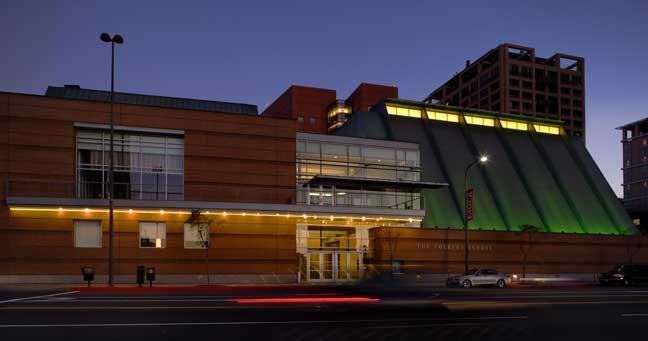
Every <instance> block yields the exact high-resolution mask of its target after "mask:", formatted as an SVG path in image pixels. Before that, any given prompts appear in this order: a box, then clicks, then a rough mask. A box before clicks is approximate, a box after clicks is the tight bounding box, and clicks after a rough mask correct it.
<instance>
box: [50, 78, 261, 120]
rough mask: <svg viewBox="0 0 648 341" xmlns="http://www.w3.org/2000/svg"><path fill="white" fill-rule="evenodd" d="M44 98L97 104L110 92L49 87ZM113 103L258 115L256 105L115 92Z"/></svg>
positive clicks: (107, 99)
mask: <svg viewBox="0 0 648 341" xmlns="http://www.w3.org/2000/svg"><path fill="white" fill-rule="evenodd" d="M45 96H48V97H56V98H65V99H79V100H88V101H98V102H109V101H110V91H103V90H93V89H83V88H81V87H79V86H69V85H66V86H61V87H59V86H49V87H47V91H46V92H45ZM115 103H120V104H136V105H146V106H154V107H162V108H172V109H187V110H200V111H211V112H220V113H230V114H244V115H258V113H259V111H258V109H257V106H256V105H253V104H243V103H230V102H219V101H209V100H201V99H189V98H178V97H166V96H153V95H142V94H133V93H124V92H115Z"/></svg>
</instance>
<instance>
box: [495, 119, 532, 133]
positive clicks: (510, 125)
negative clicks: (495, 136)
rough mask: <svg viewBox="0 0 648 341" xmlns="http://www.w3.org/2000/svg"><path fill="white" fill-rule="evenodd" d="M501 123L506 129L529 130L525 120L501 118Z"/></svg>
mask: <svg viewBox="0 0 648 341" xmlns="http://www.w3.org/2000/svg"><path fill="white" fill-rule="evenodd" d="M500 123H501V124H502V128H506V129H514V130H525V131H526V130H529V126H528V125H527V124H526V123H524V122H516V121H505V120H500Z"/></svg>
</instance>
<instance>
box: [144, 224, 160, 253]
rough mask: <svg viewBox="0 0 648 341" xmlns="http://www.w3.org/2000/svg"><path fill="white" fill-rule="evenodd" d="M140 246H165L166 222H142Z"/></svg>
mask: <svg viewBox="0 0 648 341" xmlns="http://www.w3.org/2000/svg"><path fill="white" fill-rule="evenodd" d="M140 247H143V248H149V247H152V248H158V249H159V248H165V247H166V223H162V222H144V221H143V222H140Z"/></svg>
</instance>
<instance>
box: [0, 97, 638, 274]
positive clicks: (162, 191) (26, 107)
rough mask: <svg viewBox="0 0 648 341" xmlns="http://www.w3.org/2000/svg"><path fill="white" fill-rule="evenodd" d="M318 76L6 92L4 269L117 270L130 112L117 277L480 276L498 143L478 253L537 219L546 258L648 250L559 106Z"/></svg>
mask: <svg viewBox="0 0 648 341" xmlns="http://www.w3.org/2000/svg"><path fill="white" fill-rule="evenodd" d="M304 88H305V87H298V86H293V87H291V88H290V89H289V90H288V91H287V92H286V93H284V94H283V95H282V96H281V97H280V98H279V99H278V100H277V101H275V104H273V105H272V106H270V107H269V108H268V109H266V111H265V112H264V113H263V114H261V115H257V111H256V107H255V106H253V105H247V104H240V103H225V102H216V101H200V100H188V99H181V98H169V97H158V96H145V95H137V94H122V93H118V94H117V96H116V104H115V105H114V106H112V109H111V105H110V104H109V103H107V100H108V98H109V97H108V95H107V93H106V92H102V91H95V90H88V89H82V88H79V87H74V86H72V87H62V88H58V87H52V88H50V89H48V92H47V95H46V96H36V95H26V94H14V93H0V126H1V127H2V130H1V131H0V180H1V181H0V186H2V188H0V189H1V190H2V191H1V192H0V193H1V194H0V195H1V197H0V200H1V201H2V205H1V207H0V282H5V283H7V282H10V283H17V282H47V283H50V282H80V281H81V273H80V269H81V267H84V266H92V267H95V269H96V271H97V274H98V277H97V278H98V281H100V282H105V281H106V278H107V277H106V274H107V268H108V261H107V260H108V200H107V199H106V197H107V196H106V192H107V188H108V187H109V186H108V181H107V169H108V166H109V164H110V163H109V160H110V158H111V155H110V149H109V145H110V138H109V133H108V127H109V126H108V124H109V122H110V116H111V112H112V115H113V117H114V122H115V134H114V149H113V150H114V174H115V176H114V179H115V180H114V187H115V190H114V198H115V200H114V203H115V223H114V245H113V251H114V255H115V257H114V268H115V280H116V282H117V283H133V282H134V281H135V270H136V267H137V266H138V265H144V266H153V267H155V268H156V269H157V273H158V278H159V281H160V282H164V283H174V282H175V283H206V282H207V279H209V282H210V283H304V282H317V283H332V282H334V283H337V282H347V281H354V280H357V279H360V278H364V277H370V276H374V275H377V274H379V273H384V272H386V271H389V272H399V273H401V272H402V273H404V274H405V275H407V274H416V275H417V277H416V278H424V277H425V276H427V275H434V274H444V275H447V274H448V273H453V272H458V271H461V270H462V269H463V239H462V238H463V231H462V229H463V226H464V223H465V222H464V220H463V212H464V209H465V207H464V204H463V200H462V199H463V188H464V186H465V182H464V177H463V174H464V170H465V167H466V165H467V164H469V163H471V162H472V161H473V160H474V158H475V157H476V156H477V155H482V154H485V155H488V156H489V159H490V160H492V162H490V163H489V164H487V165H485V166H482V167H478V168H477V169H475V171H474V172H473V173H472V175H471V177H470V178H469V179H468V180H469V185H470V187H471V188H473V189H474V193H475V197H474V198H475V199H474V203H473V206H474V220H472V221H470V222H469V223H468V227H469V229H470V244H469V245H470V246H469V247H470V252H471V265H473V266H477V267H478V266H489V267H497V268H500V269H502V270H505V271H510V272H514V271H518V270H517V269H518V267H519V266H520V261H521V259H522V257H521V255H519V254H518V253H519V250H520V248H521V247H523V246H525V245H527V243H528V240H527V236H526V235H524V234H520V233H519V231H520V226H521V225H523V224H533V225H536V226H538V227H540V229H541V231H542V232H544V233H542V237H538V240H539V241H540V242H539V245H541V247H540V248H538V249H535V251H534V253H533V255H534V257H535V258H530V263H529V264H528V266H529V269H533V270H530V271H537V272H540V273H543V272H544V273H552V272H554V273H555V272H579V273H590V272H600V271H603V270H605V269H606V268H608V267H611V266H612V265H614V264H615V263H622V262H624V261H625V260H626V259H627V257H634V258H635V259H643V258H642V257H644V258H646V259H647V260H648V254H645V252H643V251H641V250H638V249H637V250H634V249H633V248H632V247H630V248H629V247H628V245H629V244H628V241H631V240H634V239H632V238H635V236H636V230H635V229H634V227H633V225H632V223H631V222H630V220H629V218H628V216H627V214H626V213H625V211H624V210H623V207H621V206H620V204H619V202H618V201H617V200H616V198H614V195H613V193H612V191H611V189H610V187H609V185H608V184H607V182H606V181H605V179H604V178H603V175H602V174H601V173H600V171H599V170H598V168H597V167H596V164H595V163H594V161H593V160H592V158H591V156H590V155H589V153H588V152H587V150H586V149H585V148H584V144H583V142H582V141H581V140H580V139H578V138H574V137H571V136H569V135H568V134H567V133H566V131H565V129H564V128H563V127H562V125H561V122H560V121H557V120H550V119H541V118H532V117H529V116H524V115H511V114H504V113H498V112H492V111H484V110H477V109H465V108H459V107H452V106H448V105H438V104H428V103H424V102H414V101H406V100H400V99H394V98H391V96H392V95H393V94H394V91H397V90H394V89H395V88H392V87H382V88H381V87H380V86H368V85H361V86H360V87H359V89H360V90H356V92H354V94H352V95H351V96H350V99H347V100H345V101H344V102H342V103H341V102H340V101H338V100H336V98H335V94H333V95H332V96H331V94H330V93H328V92H326V91H323V92H322V91H318V90H314V91H310V90H308V89H307V90H304V91H303V92H302V90H303V89H304ZM366 89H368V90H372V89H373V90H376V89H383V90H385V92H380V91H374V92H373V94H372V91H368V90H367V91H365V90H366ZM313 94H315V95H313ZM320 95H321V97H326V98H325V99H326V100H324V99H321V100H317V101H312V100H311V97H312V96H316V97H317V96H320ZM300 96H304V97H305V98H301V97H300ZM385 96H389V98H385ZM374 99H375V102H374V103H372V104H368V103H370V102H372V101H373V100H374ZM284 100H285V103H289V104H285V106H284V107H282V108H283V109H281V108H280V109H276V108H278V107H281V106H279V105H278V104H277V103H284ZM295 103H298V104H295ZM304 103H306V104H304ZM307 103H310V104H308V105H307ZM313 103H316V104H313ZM336 104H340V105H341V107H344V108H348V112H345V114H347V116H346V117H345V118H344V122H343V124H341V125H339V126H337V127H335V128H334V129H332V130H331V131H330V132H329V129H328V128H329V127H327V125H326V124H319V123H323V122H328V121H326V119H327V118H328V115H329V114H330V108H331V106H332V105H333V106H334V105H336ZM272 107H274V108H275V109H276V110H275V109H272ZM295 108H297V109H295ZM270 109H272V110H270ZM315 109H317V110H315ZM319 109H322V111H318V110H319ZM295 115H303V117H304V119H303V120H300V119H299V116H295ZM310 117H315V118H319V119H320V120H316V121H315V124H313V125H312V126H310V125H309V124H310ZM300 124H301V125H300ZM327 124H328V123H327ZM612 198H614V200H613V199H612ZM633 245H634V244H633ZM602 246H606V247H602ZM628 250H634V251H633V252H632V253H629V251H628Z"/></svg>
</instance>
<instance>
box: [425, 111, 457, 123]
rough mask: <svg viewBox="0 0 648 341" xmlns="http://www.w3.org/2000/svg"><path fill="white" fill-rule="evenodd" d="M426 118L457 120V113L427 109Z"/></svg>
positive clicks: (447, 120)
mask: <svg viewBox="0 0 648 341" xmlns="http://www.w3.org/2000/svg"><path fill="white" fill-rule="evenodd" d="M427 115H428V118H429V119H431V120H437V121H446V122H459V115H457V114H448V113H445V112H438V111H427Z"/></svg>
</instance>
